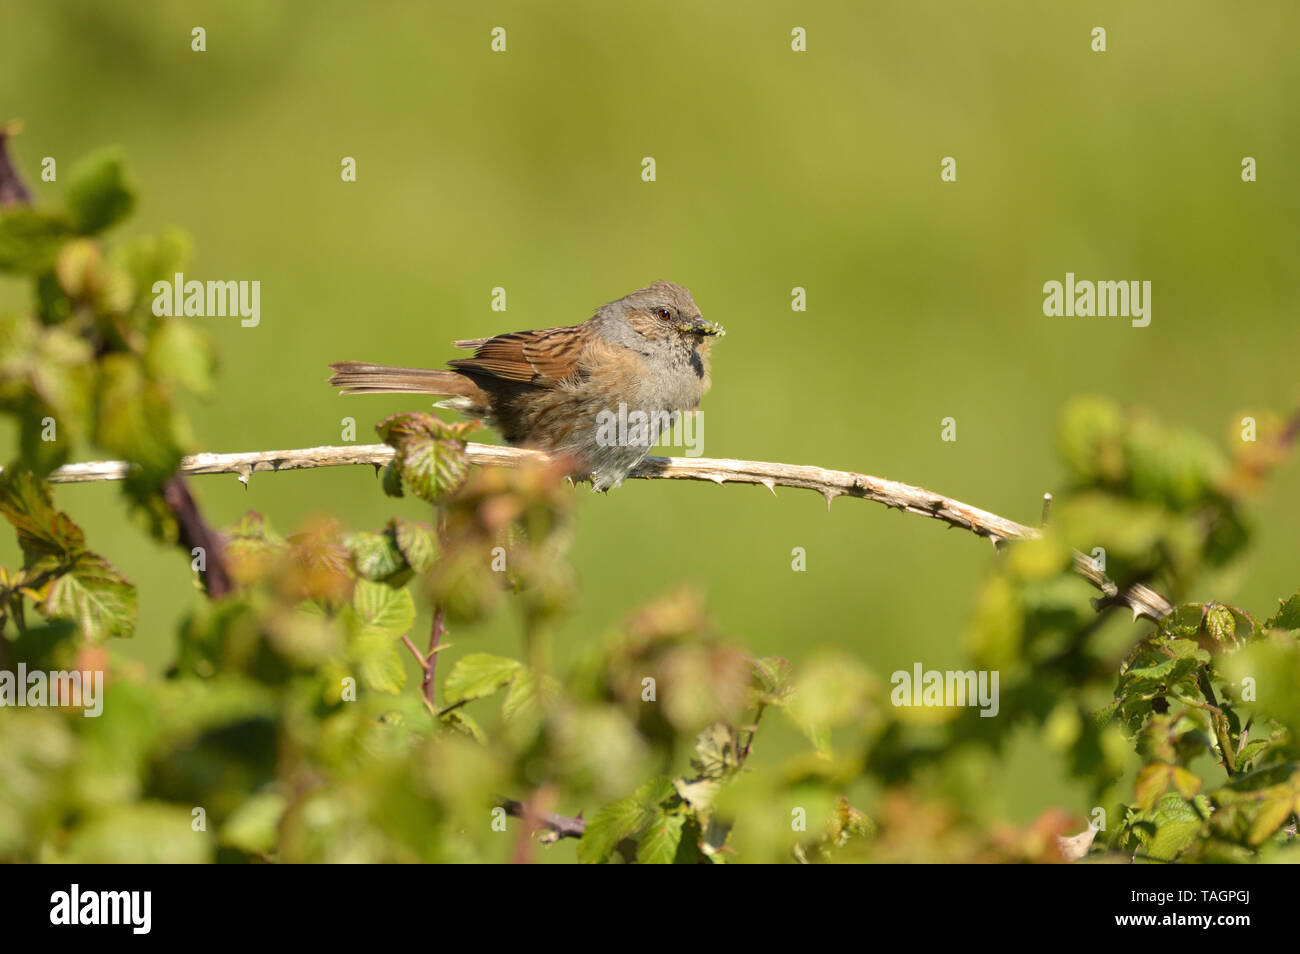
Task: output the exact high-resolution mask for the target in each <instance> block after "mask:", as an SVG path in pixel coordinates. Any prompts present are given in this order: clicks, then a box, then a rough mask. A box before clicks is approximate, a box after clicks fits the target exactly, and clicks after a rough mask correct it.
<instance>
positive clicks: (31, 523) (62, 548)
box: [0, 468, 86, 565]
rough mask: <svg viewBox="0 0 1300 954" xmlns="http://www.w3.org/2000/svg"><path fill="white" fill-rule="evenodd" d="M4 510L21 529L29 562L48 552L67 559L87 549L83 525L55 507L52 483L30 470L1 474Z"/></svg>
mask: <svg viewBox="0 0 1300 954" xmlns="http://www.w3.org/2000/svg"><path fill="white" fill-rule="evenodd" d="M0 513H3V514H4V517H5V519H6V520H8V521H9V522H10V523H11V524H13V526H14V529H15V530H17V531H18V545H19V546H20V547H21V548H22V551H23V554H24V556H26V557H27V562H28V565H31V564H32V563H34V562H35V561H37V560H39V559H41V558H42V557H47V556H49V557H55V558H57V559H58V560H61V561H67V560H71V559H74V558H75V557H77V556H78V555H79V554H81V553H82V552H84V551H85V548H86V536H85V534H84V533H82V531H81V528H80V527H78V526H77V525H76V524H75V523H73V522H72V519H71V518H70V517H68V515H67V514H65V513H63V512H62V511H57V510H55V509H54V495H53V494H52V493H51V491H50V487H49V485H48V484H47V483H45V481H43V480H41V479H40V478H38V477H37V476H36V475H34V474H32V473H31V472H30V471H26V470H19V469H14V468H6V469H5V471H4V473H3V474H0Z"/></svg>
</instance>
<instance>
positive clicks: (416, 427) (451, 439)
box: [376, 412, 469, 502]
mask: <svg viewBox="0 0 1300 954" xmlns="http://www.w3.org/2000/svg"><path fill="white" fill-rule="evenodd" d="M376 430H378V431H379V436H380V438H381V439H382V440H383V441H384V443H385V444H388V445H389V446H391V447H392V448H393V449H394V450H395V451H396V452H397V453H396V455H395V456H394V458H393V463H394V464H395V465H396V468H397V470H399V471H400V472H401V478H402V482H403V483H405V484H406V486H407V487H409V488H410V489H411V490H412V491H413V492H414V493H415V495H416V496H418V497H420V498H422V499H424V500H428V501H431V502H434V501H437V500H440V499H442V498H443V497H445V496H446V495H447V494H450V493H452V492H453V491H455V490H457V489H459V488H460V486H461V484H463V483H464V482H465V477H466V476H467V475H468V474H469V459H468V458H467V457H466V456H465V441H464V440H462V439H461V436H460V435H461V434H463V433H465V431H466V425H463V424H462V425H454V424H448V423H447V422H446V421H443V420H441V419H439V418H437V417H434V416H433V415H432V414H425V413H423V412H408V413H402V414H394V415H393V416H392V417H389V418H387V419H385V420H383V421H381V422H380V423H379V424H378V425H377V427H376ZM391 484H392V478H391V476H390V474H388V473H385V475H384V490H385V492H387V493H390V494H392V495H393V496H399V494H394V493H393V490H394V489H396V488H393V487H392V486H391Z"/></svg>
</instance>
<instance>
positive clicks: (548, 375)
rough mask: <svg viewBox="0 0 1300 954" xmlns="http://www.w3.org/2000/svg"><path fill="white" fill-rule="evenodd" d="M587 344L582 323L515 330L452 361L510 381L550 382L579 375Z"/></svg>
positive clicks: (457, 366)
mask: <svg viewBox="0 0 1300 954" xmlns="http://www.w3.org/2000/svg"><path fill="white" fill-rule="evenodd" d="M585 343H586V329H584V328H583V326H582V325H573V326H570V327H564V328H545V329H542V330H541V331H514V332H511V333H510V334H506V335H497V337H495V338H489V339H487V340H486V341H484V342H482V343H481V344H479V345H478V350H477V351H475V352H474V357H472V358H460V359H457V360H456V361H448V362H447V364H448V366H449V367H452V368H455V369H456V370H458V371H469V372H471V373H477V374H487V375H491V376H492V377H495V378H501V379H503V380H506V381H523V382H525V383H527V384H548V383H554V382H557V381H563V380H565V379H567V378H572V377H575V376H576V375H577V374H578V358H579V357H581V355H582V351H583V345H584V344H585Z"/></svg>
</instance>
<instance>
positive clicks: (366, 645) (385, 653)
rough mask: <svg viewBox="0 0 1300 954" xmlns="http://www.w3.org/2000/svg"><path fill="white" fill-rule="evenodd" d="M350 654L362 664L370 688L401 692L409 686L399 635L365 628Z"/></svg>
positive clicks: (363, 675) (353, 643) (361, 667)
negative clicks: (397, 639)
mask: <svg viewBox="0 0 1300 954" xmlns="http://www.w3.org/2000/svg"><path fill="white" fill-rule="evenodd" d="M385 589H387V587H385ZM390 592H391V591H390ZM403 592H405V591H403ZM349 655H351V657H352V658H353V659H354V660H355V661H356V663H357V665H358V666H359V667H360V670H361V681H362V683H364V684H365V685H366V686H367V687H369V688H371V689H374V690H376V691H378V692H388V693H392V694H393V695H397V694H398V693H399V692H401V691H402V688H403V687H404V686H405V685H406V669H405V668H404V667H403V666H402V657H401V654H400V653H399V652H398V651H397V643H396V641H395V637H393V636H392V635H390V634H388V633H386V632H384V631H383V630H381V629H365V630H362V631H361V632H360V633H358V634H357V635H356V636H355V637H354V638H353V640H352V642H351V645H350V647H349Z"/></svg>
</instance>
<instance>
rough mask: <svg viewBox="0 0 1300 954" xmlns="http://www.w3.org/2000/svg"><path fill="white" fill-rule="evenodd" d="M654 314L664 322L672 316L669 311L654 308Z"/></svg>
mask: <svg viewBox="0 0 1300 954" xmlns="http://www.w3.org/2000/svg"><path fill="white" fill-rule="evenodd" d="M655 314H656V315H658V316H659V317H660V318H662V319H663V320H664V321H667V320H668V319H670V318H672V316H673V313H672V312H671V311H669V310H668V309H667V308H656V309H655Z"/></svg>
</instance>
